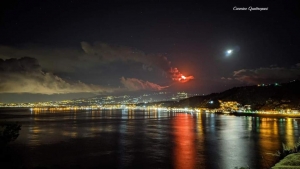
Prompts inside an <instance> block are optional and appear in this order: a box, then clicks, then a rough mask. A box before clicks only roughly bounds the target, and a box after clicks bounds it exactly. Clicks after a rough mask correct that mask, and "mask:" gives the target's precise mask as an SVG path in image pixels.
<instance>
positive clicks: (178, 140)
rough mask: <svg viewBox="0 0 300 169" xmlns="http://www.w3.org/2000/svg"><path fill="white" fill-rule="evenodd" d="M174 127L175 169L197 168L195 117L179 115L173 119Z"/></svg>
mask: <svg viewBox="0 0 300 169" xmlns="http://www.w3.org/2000/svg"><path fill="white" fill-rule="evenodd" d="M172 125H173V128H174V140H175V149H174V166H175V168H177V169H181V168H185V169H189V168H195V166H196V147H195V133H194V123H193V117H192V116H191V115H189V114H177V115H176V116H175V117H174V119H173V122H172Z"/></svg>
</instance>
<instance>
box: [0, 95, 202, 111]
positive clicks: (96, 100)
mask: <svg viewBox="0 0 300 169" xmlns="http://www.w3.org/2000/svg"><path fill="white" fill-rule="evenodd" d="M199 95H200V94H188V93H186V92H177V93H169V92H154V93H151V94H142V95H140V96H130V95H120V96H113V95H107V96H97V97H91V98H80V99H72V100H62V101H47V102H34V103H0V107H86V106H95V107H98V106H101V105H128V104H138V103H151V102H161V101H179V100H182V99H186V98H189V97H193V96H199ZM202 95H204V94H202Z"/></svg>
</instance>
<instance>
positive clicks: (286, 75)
mask: <svg viewBox="0 0 300 169" xmlns="http://www.w3.org/2000/svg"><path fill="white" fill-rule="evenodd" d="M233 78H234V79H236V80H239V81H241V82H246V83H249V84H258V83H274V82H286V81H289V80H294V79H299V78H300V64H299V63H297V64H296V66H293V67H290V68H285V67H277V66H274V65H272V66H270V67H261V68H258V69H241V70H237V71H234V72H233Z"/></svg>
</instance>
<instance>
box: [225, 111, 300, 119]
mask: <svg viewBox="0 0 300 169" xmlns="http://www.w3.org/2000/svg"><path fill="white" fill-rule="evenodd" d="M219 114H230V115H234V116H252V117H269V118H300V114H262V113H240V112H231V113H219Z"/></svg>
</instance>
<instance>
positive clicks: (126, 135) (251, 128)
mask: <svg viewBox="0 0 300 169" xmlns="http://www.w3.org/2000/svg"><path fill="white" fill-rule="evenodd" d="M7 115H9V116H7ZM1 117H3V118H4V119H5V120H6V121H19V122H20V123H22V130H21V132H20V136H19V138H18V139H17V140H16V141H15V142H14V144H12V145H15V146H18V145H21V144H22V145H23V144H24V145H27V147H32V148H33V149H30V151H28V153H32V154H31V156H30V158H31V160H26V158H29V157H23V158H25V159H24V160H23V161H28V162H25V163H26V165H28V166H30V165H33V164H31V163H30V161H32V159H33V160H35V161H44V162H45V163H50V164H51V163H53V164H61V165H71V164H72V163H80V160H79V161H78V160H77V159H82V160H81V162H82V163H84V165H87V163H86V161H90V162H89V163H88V165H90V167H92V166H102V167H103V166H106V167H114V168H127V167H129V168H133V167H139V168H140V167H142V168H220V169H226V168H228V169H230V168H234V167H236V166H247V165H248V166H250V168H267V167H270V165H272V164H273V163H274V162H276V160H277V157H274V156H271V155H269V154H267V153H275V152H276V151H277V150H279V149H280V148H281V144H282V143H285V144H286V145H287V146H293V145H294V143H295V142H296V141H298V137H299V131H298V128H299V119H291V118H286V119H276V118H258V117H236V116H228V115H217V114H205V113H203V114H186V113H171V112H160V111H133V110H126V111H125V110H106V111H77V112H71V111H70V112H53V111H52V112H47V111H46V112H45V111H44V112H32V113H30V112H15V113H11V112H10V113H5V112H1V113H0V118H1ZM61 146H62V147H68V148H69V149H68V150H61V148H59V147H61ZM24 151H25V150H24ZM42 151H45V153H44V154H47V155H45V156H44V157H43V156H37V155H34V154H38V153H36V152H42ZM58 151H61V153H62V154H64V155H62V157H61V159H60V161H59V160H58V159H55V156H56V154H57V152H58ZM77 151H79V152H81V153H78V152H77ZM52 156H53V158H51V157H52ZM93 158H96V159H97V160H95V161H93V160H92V159H93ZM49 159H52V161H51V160H50V161H49Z"/></svg>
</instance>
